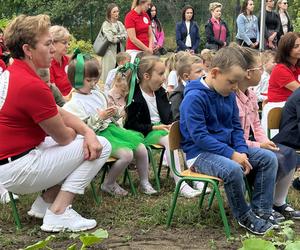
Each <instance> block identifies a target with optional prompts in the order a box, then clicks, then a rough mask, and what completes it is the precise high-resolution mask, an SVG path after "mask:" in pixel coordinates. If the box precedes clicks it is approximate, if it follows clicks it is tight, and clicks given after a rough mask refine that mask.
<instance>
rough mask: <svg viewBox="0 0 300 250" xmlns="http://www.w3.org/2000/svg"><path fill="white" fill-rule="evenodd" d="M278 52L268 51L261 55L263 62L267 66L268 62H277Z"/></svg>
mask: <svg viewBox="0 0 300 250" xmlns="http://www.w3.org/2000/svg"><path fill="white" fill-rule="evenodd" d="M275 56H276V52H275V51H273V50H266V51H264V52H262V53H261V62H262V64H266V63H267V62H268V61H270V60H271V59H273V60H274V61H275Z"/></svg>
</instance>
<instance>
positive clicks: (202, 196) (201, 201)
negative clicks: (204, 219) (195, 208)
mask: <svg viewBox="0 0 300 250" xmlns="http://www.w3.org/2000/svg"><path fill="white" fill-rule="evenodd" d="M207 185H208V183H207V182H204V187H203V190H202V193H201V195H200V198H199V208H202V205H203V201H204V197H205V192H206V189H207Z"/></svg>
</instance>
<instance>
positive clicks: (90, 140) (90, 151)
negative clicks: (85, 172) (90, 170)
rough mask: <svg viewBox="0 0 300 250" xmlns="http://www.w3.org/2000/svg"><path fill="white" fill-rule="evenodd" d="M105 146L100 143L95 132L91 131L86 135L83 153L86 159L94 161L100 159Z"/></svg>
mask: <svg viewBox="0 0 300 250" xmlns="http://www.w3.org/2000/svg"><path fill="white" fill-rule="evenodd" d="M102 149H103V146H102V145H101V143H100V142H99V141H98V139H97V136H96V134H95V133H94V131H93V130H91V129H90V130H89V131H87V132H86V133H85V135H84V141H83V153H84V159H85V160H89V161H93V160H95V159H98V158H99V157H100V155H101V152H102Z"/></svg>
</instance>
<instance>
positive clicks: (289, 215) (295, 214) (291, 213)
mask: <svg viewBox="0 0 300 250" xmlns="http://www.w3.org/2000/svg"><path fill="white" fill-rule="evenodd" d="M273 209H274V210H275V211H277V212H278V213H281V214H282V215H283V216H284V217H285V218H286V219H293V220H300V211H297V210H295V209H293V208H292V207H291V206H290V205H289V204H284V205H282V206H279V207H277V206H273Z"/></svg>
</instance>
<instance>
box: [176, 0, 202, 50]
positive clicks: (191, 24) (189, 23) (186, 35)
mask: <svg viewBox="0 0 300 250" xmlns="http://www.w3.org/2000/svg"><path fill="white" fill-rule="evenodd" d="M194 14H195V12H194V8H193V7H192V6H190V5H187V6H185V7H184V8H183V10H182V21H181V22H178V23H177V24H176V43H177V51H188V52H190V53H191V54H194V53H197V52H198V47H199V43H200V36H199V27H198V24H197V23H196V22H195V21H194Z"/></svg>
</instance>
